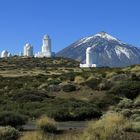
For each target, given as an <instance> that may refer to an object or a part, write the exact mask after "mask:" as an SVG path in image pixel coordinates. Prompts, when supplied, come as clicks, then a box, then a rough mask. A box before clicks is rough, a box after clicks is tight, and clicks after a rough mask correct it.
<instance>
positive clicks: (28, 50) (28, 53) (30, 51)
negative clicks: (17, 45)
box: [23, 43, 33, 57]
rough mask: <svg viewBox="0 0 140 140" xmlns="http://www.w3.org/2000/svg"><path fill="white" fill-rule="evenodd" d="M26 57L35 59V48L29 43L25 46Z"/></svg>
mask: <svg viewBox="0 0 140 140" xmlns="http://www.w3.org/2000/svg"><path fill="white" fill-rule="evenodd" d="M23 55H24V56H25V57H33V46H32V45H30V44H29V43H28V44H26V45H25V46H24V53H23Z"/></svg>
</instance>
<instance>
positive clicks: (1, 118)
mask: <svg viewBox="0 0 140 140" xmlns="http://www.w3.org/2000/svg"><path fill="white" fill-rule="evenodd" d="M26 122H27V117H26V116H23V115H20V114H17V113H14V112H1V113H0V125H2V126H7V125H10V126H12V127H17V126H21V125H24V124H25V123H26Z"/></svg>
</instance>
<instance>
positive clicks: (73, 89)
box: [62, 84, 76, 92]
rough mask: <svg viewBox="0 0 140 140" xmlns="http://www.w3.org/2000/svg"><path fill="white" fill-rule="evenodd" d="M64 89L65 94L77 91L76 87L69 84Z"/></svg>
mask: <svg viewBox="0 0 140 140" xmlns="http://www.w3.org/2000/svg"><path fill="white" fill-rule="evenodd" d="M62 89H63V91H64V92H72V91H76V86H75V85H72V84H67V85H64V86H63V87H62Z"/></svg>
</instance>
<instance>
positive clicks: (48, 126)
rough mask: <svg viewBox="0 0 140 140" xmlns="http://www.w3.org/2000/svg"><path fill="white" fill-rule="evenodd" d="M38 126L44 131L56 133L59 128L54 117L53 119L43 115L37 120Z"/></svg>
mask: <svg viewBox="0 0 140 140" xmlns="http://www.w3.org/2000/svg"><path fill="white" fill-rule="evenodd" d="M37 126H38V128H40V129H41V130H42V131H43V132H50V133H54V132H56V130H57V126H56V122H55V120H54V119H51V118H49V117H47V116H45V117H41V118H40V119H38V120H37Z"/></svg>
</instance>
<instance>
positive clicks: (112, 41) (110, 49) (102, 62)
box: [57, 32, 140, 67]
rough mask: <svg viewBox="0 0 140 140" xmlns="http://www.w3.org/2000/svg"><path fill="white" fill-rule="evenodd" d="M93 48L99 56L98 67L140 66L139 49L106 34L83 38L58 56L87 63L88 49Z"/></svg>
mask: <svg viewBox="0 0 140 140" xmlns="http://www.w3.org/2000/svg"><path fill="white" fill-rule="evenodd" d="M93 46H94V48H95V50H94V51H95V53H96V54H97V61H96V63H97V65H98V66H109V67H124V66H129V65H133V64H140V49H139V48H137V47H134V46H132V45H129V44H126V43H123V42H122V41H120V40H118V39H116V38H115V37H112V36H111V35H109V34H107V33H106V32H100V33H97V34H96V35H93V36H89V37H85V38H82V39H80V40H78V41H76V42H75V43H73V44H71V45H70V46H68V47H66V48H64V49H63V50H61V51H60V52H58V53H57V56H61V57H68V58H72V59H75V60H78V61H80V62H81V63H85V60H86V49H87V48H88V47H93ZM95 53H94V54H95Z"/></svg>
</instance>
